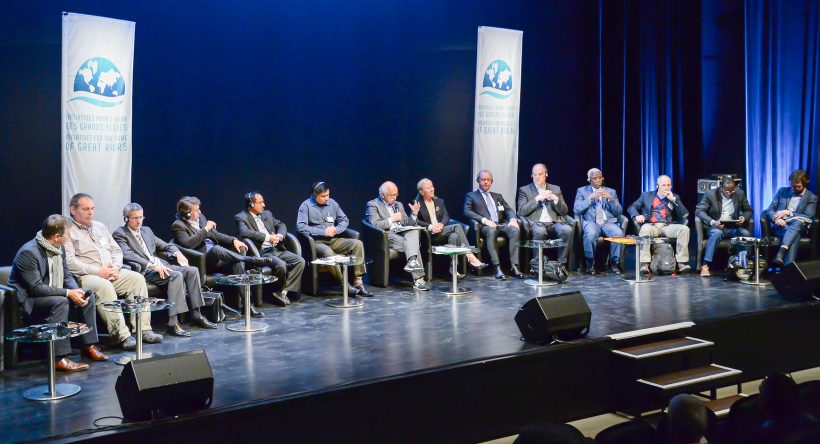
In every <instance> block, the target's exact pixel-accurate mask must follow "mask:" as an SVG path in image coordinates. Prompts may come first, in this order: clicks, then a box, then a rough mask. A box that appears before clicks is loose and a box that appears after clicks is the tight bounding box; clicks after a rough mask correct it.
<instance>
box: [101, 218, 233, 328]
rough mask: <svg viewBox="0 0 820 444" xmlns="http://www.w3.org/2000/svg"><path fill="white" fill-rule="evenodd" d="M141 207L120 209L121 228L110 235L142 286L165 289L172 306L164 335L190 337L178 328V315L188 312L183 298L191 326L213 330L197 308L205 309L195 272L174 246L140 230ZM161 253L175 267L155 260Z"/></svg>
mask: <svg viewBox="0 0 820 444" xmlns="http://www.w3.org/2000/svg"><path fill="white" fill-rule="evenodd" d="M143 214H144V212H143V210H142V206H140V204H138V203H130V204H128V205H126V206H125V208H123V209H122V216H123V220H124V221H125V225H124V226H122V227H119V228H117V229H116V230H114V233H113V234H112V235H111V236H112V237H113V238H114V240H115V241H117V244H118V245H119V246H120V248H121V249H122V255H123V259H124V260H125V261H126V262H131V263H133V264H137V265H139V266H140V269H141V271H142V275H143V276H144V277H145V281H146V282H150V283H152V284H154V285H160V286H164V287H166V293H167V294H168V300H169V301H171V302H172V303H173V304H174V305H172V306H171V308H169V309H168V328H167V330H166V331H167V333H168V334H170V335H173V336H180V337H186V338H187V337H190V336H191V332H190V331H188V330H185V329H184V328H182V327H181V326H180V325H179V320H178V318H177V316H178V315H180V314H182V313H185V312H187V311H188V304H187V303H186V301H185V295H186V294H187V295H188V296H189V297H190V299H191V308H193V311H191V318H192V323H193V324H194V325H197V326H199V327H202V328H217V325H216V324H214V323H212V322H210V321H208V320H207V319H205V317H204V316H202V314H201V313H200V312H199V307H202V306H203V305H205V302H204V301H203V300H202V285H201V284H200V282H199V270H197V269H196V267H191V266H189V265H188V259H187V258H186V257H185V256H183V255H182V253H181V252H180V251H179V248H177V247H176V246H175V245H173V244H170V243H167V242H165V241H163V240H162V239H160V238H158V237H157V236H155V235H154V232H153V231H152V230H151V229H150V228H148V227H146V226H144V225H143V224H142V222H143V221H144V220H145V216H144V215H143ZM160 251H161V252H163V253H164V254H165V255H166V256H167V257H169V258H170V257H171V256H173V257H175V258H176V260H177V263H179V265H172V264H171V263H169V262H168V261H167V260H164V259H162V258H160V257H158V256H157V253H158V252H160Z"/></svg>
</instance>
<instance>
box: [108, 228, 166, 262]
mask: <svg viewBox="0 0 820 444" xmlns="http://www.w3.org/2000/svg"><path fill="white" fill-rule="evenodd" d="M111 236H113V237H114V240H115V241H117V244H118V245H119V246H120V248H121V249H122V255H123V259H124V260H125V261H126V262H133V263H137V264H139V265H140V267H142V272H143V273H144V272H145V271H147V270H148V263H149V262H150V260H149V258H148V256H147V255H146V254H145V252H144V251H142V245H140V243H139V241H138V240H137V237H136V236H134V234H133V233H131V230H129V229H128V227H127V226H122V227H119V228H117V229H116V230H114V234H112V235H111ZM140 236H141V237H142V240H143V241H145V246H146V247H148V251H150V252H151V254H152V255H153V256H155V257H158V258H159V259H160V261H161V262H162V264H163V265H165V266H168V265H170V264H169V263H168V261H167V260H165V259H164V258H163V257H162V255H160V254H157V253H159V252H162V253H164V254H165V255H166V257H171V256H173V255H175V254H176V253H177V252H179V248H177V247H176V246H175V245H174V244H171V243H168V242H165V241H164V240H162V239H160V238H158V237H157V236H156V235H154V232H153V231H152V230H151V229H150V228H148V227H146V226H142V227H140Z"/></svg>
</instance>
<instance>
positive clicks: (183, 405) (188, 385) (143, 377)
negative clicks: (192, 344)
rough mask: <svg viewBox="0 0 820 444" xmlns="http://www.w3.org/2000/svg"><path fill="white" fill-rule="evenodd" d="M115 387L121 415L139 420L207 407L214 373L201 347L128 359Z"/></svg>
mask: <svg viewBox="0 0 820 444" xmlns="http://www.w3.org/2000/svg"><path fill="white" fill-rule="evenodd" d="M115 388H116V390H117V398H118V399H119V402H120V409H121V410H122V415H123V417H124V418H125V419H126V420H128V421H142V420H146V419H152V418H161V417H165V416H173V415H177V414H180V413H185V412H191V411H195V410H200V409H205V408H208V407H210V406H211V401H212V400H213V395H214V374H213V371H211V364H210V363H209V362H208V357H207V356H206V355H205V351H204V350H202V349H200V350H194V351H189V352H184V353H175V354H172V355H165V356H157V357H154V358H147V359H140V360H134V361H131V362H129V363H128V364H126V365H125V368H123V370H122V373H121V374H120V376H119V377H118V378H117V383H116V385H115Z"/></svg>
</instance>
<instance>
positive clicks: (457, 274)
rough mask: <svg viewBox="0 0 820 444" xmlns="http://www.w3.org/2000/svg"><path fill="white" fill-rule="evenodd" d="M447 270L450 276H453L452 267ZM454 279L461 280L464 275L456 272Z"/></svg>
mask: <svg viewBox="0 0 820 444" xmlns="http://www.w3.org/2000/svg"><path fill="white" fill-rule="evenodd" d="M448 270H449V271H450V276H452V275H453V267H450V268H449V269H448ZM456 277H457V278H459V279H462V278H463V277H464V275H463V274H461V273H460V272H458V271H456Z"/></svg>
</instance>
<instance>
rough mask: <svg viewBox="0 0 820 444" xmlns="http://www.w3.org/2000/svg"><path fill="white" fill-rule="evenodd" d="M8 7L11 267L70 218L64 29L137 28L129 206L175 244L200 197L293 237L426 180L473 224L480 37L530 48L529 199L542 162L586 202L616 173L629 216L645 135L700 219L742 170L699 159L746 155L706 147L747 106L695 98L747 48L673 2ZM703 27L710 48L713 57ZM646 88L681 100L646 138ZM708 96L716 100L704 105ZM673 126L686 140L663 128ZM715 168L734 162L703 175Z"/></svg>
mask: <svg viewBox="0 0 820 444" xmlns="http://www.w3.org/2000/svg"><path fill="white" fill-rule="evenodd" d="M13 3H14V4H13V5H10V6H8V7H6V8H2V10H0V69H2V73H3V74H2V85H3V87H2V88H0V104H1V105H2V106H0V139H1V140H2V143H3V149H2V150H0V184H2V188H3V189H4V190H5V195H4V198H5V202H4V203H5V206H6V207H7V208H9V210H10V211H7V212H6V217H4V218H3V219H2V220H3V221H2V225H0V229H2V233H3V236H0V257H2V258H4V259H3V260H2V263H5V264H8V263H10V262H11V260H12V257H13V255H14V252H15V251H16V250H17V248H18V247H19V246H20V245H21V244H22V243H23V242H25V241H26V240H28V239H30V238H31V237H32V236H33V235H34V233H35V231H36V230H37V229H38V227H39V225H40V223H41V222H42V220H43V218H44V217H45V216H46V215H48V214H50V213H54V212H58V211H60V140H59V138H60V48H61V46H60V45H61V41H60V39H61V22H60V13H61V11H70V12H75V13H83V14H91V15H100V16H106V17H112V18H119V19H124V20H132V21H135V22H136V24H137V25H136V50H135V64H134V66H135V71H134V94H135V95H134V116H133V124H134V130H133V196H132V198H133V200H134V201H136V202H139V203H140V204H142V205H143V207H144V208H145V210H146V215H147V220H146V224H147V225H149V226H151V227H152V228H153V229H154V231H155V232H157V234H159V235H160V236H163V237H169V236H170V224H171V222H172V220H173V215H174V207H175V203H176V201H177V199H178V198H179V197H180V196H182V195H186V194H192V195H196V196H198V197H199V198H200V199H202V200H203V209H204V212H205V214H206V215H207V216H208V217H209V218H211V219H214V220H215V221H216V222H217V223H218V224H219V228H220V229H221V230H222V231H224V232H228V233H233V232H234V230H235V228H234V224H233V221H232V216H233V214H235V213H236V212H238V211H240V210H242V196H243V194H244V193H245V192H247V191H249V190H251V189H257V190H259V191H261V192H262V193H263V194H264V196H265V200H266V203H267V204H268V207H269V208H270V209H271V210H272V211H273V212H274V214H276V215H277V216H278V217H280V218H281V219H283V220H284V221H285V222H286V223H288V225H289V227H290V228H291V229H292V228H293V224H294V222H295V216H296V210H297V208H298V205H299V203H301V201H302V200H304V199H305V198H306V197H308V195H309V192H310V184H311V182H313V181H314V180H318V179H321V180H325V181H327V182H329V183H330V184H331V186H332V188H333V190H332V195H333V196H334V198H336V199H337V200H339V202H340V203H341V205H342V207H343V208H344V209H345V211H346V212H347V213H348V215H349V216H350V217H351V220H352V221H353V224H352V226H353V227H354V228H358V227H359V226H360V223H359V220H360V219H361V218H362V216H363V212H364V203H365V202H366V201H367V200H369V199H371V198H373V197H375V196H376V191H377V188H378V186H379V184H380V183H381V182H382V181H384V180H387V179H391V180H394V181H395V182H396V183H397V184H398V186H399V191H400V193H401V194H400V196H399V200H400V201H403V202H406V201H407V200H409V199H410V198H412V197H413V196H415V184H416V182H417V181H418V179H419V178H421V177H429V178H431V179H432V180H433V181H434V182H435V184H436V188H437V192H438V194H439V195H440V196H441V197H443V198H444V199H445V201H446V202H447V206H448V208H449V210H450V212H451V214H453V216H454V217H461V207H462V201H463V196H464V193H465V192H467V191H469V190H470V189H473V188H474V185H475V184H474V182H473V180H472V177H470V176H471V172H470V170H471V156H472V140H473V138H472V130H473V107H474V100H475V97H474V83H475V59H476V33H477V27H478V26H482V25H483V26H496V27H503V28H511V29H519V30H523V31H524V48H523V64H522V70H523V72H522V73H521V78H522V90H521V93H522V96H521V120H520V148H519V171H518V178H519V183H520V184H524V183H527V182H529V180H530V178H529V174H530V168H531V166H532V164H534V163H536V162H544V163H546V164H547V166H548V167H549V172H550V177H549V180H550V182H552V183H555V184H558V185H560V186H561V187H562V188H563V189H564V190H565V195H566V196H567V199H568V200H569V201H572V199H573V198H574V194H575V192H574V190H575V189H576V188H577V187H579V186H582V185H585V184H586V181H585V179H586V176H585V174H586V171H587V169H589V168H591V167H602V169H603V170H604V173H605V175H606V176H607V181H608V183H609V184H610V185H613V186H614V187H615V188H616V189H618V191H619V193H621V195H622V196H621V198H622V201H623V203H624V204H625V205H628V204H630V203H631V202H632V201H634V200H635V198H636V197H637V195H638V193H639V192H640V191H641V189H642V185H641V184H642V182H641V181H642V176H643V174H644V173H643V171H642V169H641V167H640V162H639V159H640V152H641V148H642V145H641V143H642V142H641V140H642V139H641V137H642V136H641V134H642V132H646V131H656V132H660V133H662V134H664V137H667V136H668V137H671V140H673V141H674V144H672V145H669V146H668V147H667V148H668V149H670V150H671V153H672V156H673V158H674V159H676V160H675V162H679V164H676V165H675V166H673V167H672V168H673V169H674V171H673V172H671V174H673V180H675V188H676V191H677V192H679V193H680V194H681V195H682V196H683V198H684V200H685V203H686V205H687V207H689V208H690V209H693V208H694V206H695V204H696V202H695V201H694V200H695V198H696V193H695V189H694V183H695V181H696V180H697V178H699V177H705V176H707V175H708V174H710V173H712V172H715V171H721V170H725V169H726V168H734V165H735V162H740V163H739V164H738V165H740V166H742V165H745V160H744V157H743V156H744V150H743V146H742V145H741V146H734V145H732V144H729V145H728V146H726V147H725V148H721V149H722V150H723V151H722V152H721V153H720V154H719V155H716V154H714V151H709V153H707V154H704V148H703V147H705V146H707V145H708V147H710V148H709V149H710V150H713V149H714V148H713V147H714V146H715V145H716V144H717V143H716V142H714V141H713V140H717V139H714V137H716V136H714V134H718V133H720V132H721V131H726V132H728V133H729V134H728V135H725V136H721V137H725V138H728V139H730V140H738V139H737V138H738V137H739V138H741V140H742V137H743V126H742V122H741V126H740V127H733V126H731V125H730V126H723V125H720V126H719V127H718V128H717V129H715V130H714V132H713V134H712V135H711V136H710V137H712V138H711V139H709V143H707V141H706V140H705V137H704V135H703V133H702V130H701V126H702V119H706V116H705V114H704V113H703V112H702V109H706V106H705V105H703V103H706V102H707V101H708V102H709V103H710V106H712V108H710V109H713V108H714V106H713V105H712V102H713V101H716V100H731V101H732V103H730V104H728V105H727V106H730V109H736V107H738V106H740V107H741V108H740V109H743V108H742V107H743V104H742V100H743V96H742V94H741V96H740V97H736V96H734V95H732V94H724V93H722V92H720V91H722V87H721V86H720V85H722V84H723V83H721V84H719V85H718V86H715V82H713V81H711V80H710V81H709V82H705V81H704V82H703V83H701V82H702V78H701V77H702V75H701V69H702V67H704V66H705V62H703V60H706V59H705V58H704V57H706V56H710V57H714V54H715V52H714V51H712V52H710V53H709V54H705V53H706V48H716V47H717V48H721V49H722V52H720V53H719V54H718V57H721V58H722V57H727V58H730V59H731V57H738V52H737V51H740V52H739V54H740V55H739V57H740V59H741V60H742V57H743V44H742V42H743V34H742V32H741V33H737V32H731V31H732V30H735V31H736V27H730V28H731V29H728V30H727V29H726V27H725V26H722V25H721V23H723V22H721V21H720V20H717V19H715V16H718V15H719V13H718V12H719V11H717V12H716V11H715V10H716V9H720V8H717V7H712V8H702V7H701V4H700V2H695V3H692V2H673V1H665V2H661V3H658V4H657V5H656V6H653V7H652V8H650V9H645V10H643V11H642V9H641V8H640V7H639V6H641V5H643V3H640V4H633V3H632V2H627V1H625V0H621V1H601V2H598V1H592V0H587V1H547V2H544V1H518V2H507V3H503V4H499V3H498V2H494V1H485V0H476V1H466V0H455V1H447V2H441V1H435V2H434V1H432V0H417V1H414V2H409V1H400V2H384V3H383V2H315V1H307V2H278V1H274V2H249V1H238V2H234V3H226V2H214V1H174V2H167V1H157V0H149V1H143V2H120V3H100V2H90V1H72V2H69V1H65V2H61V1H54V0H52V1H39V2H33V3H32V2H22V1H21V2H13ZM385 3H388V4H385ZM649 3H654V2H649ZM718 3H719V5H725V6H726V8H728V9H731V8H732V6H735V7H736V6H737V1H734V2H718ZM741 6H742V5H741ZM647 7H648V6H647ZM721 7H722V6H721ZM741 13H742V9H741ZM741 16H742V14H741ZM707 22H708V26H707ZM707 27H708V29H709V30H710V32H709V33H708V35H709V39H710V40H709V42H708V44H707V43H706V42H703V43H702V41H701V38H702V37H703V38H705V36H706V35H707V33H706V32H705V31H704V32H703V33H702V32H701V28H703V29H706V28H707ZM741 29H742V27H741ZM647 35H650V36H651V35H655V36H661V37H663V38H659V39H658V40H657V41H654V42H653V41H651V40H647V37H646V36H647ZM641 39H643V40H641ZM738 42H739V43H738ZM701 48H703V51H702V49H701ZM650 50H651V51H653V53H652V57H649V56H648V54H649V52H648V51H650ZM647 64H651V66H648V65H647ZM724 65H725V64H720V63H717V64H714V66H712V65H710V66H711V67H713V68H714V69H716V70H718V71H720V76H719V78H720V79H722V80H721V81H722V82H724V83H725V82H741V83H742V80H743V79H742V77H740V78H737V77H736V75H737V73H735V71H737V66H735V65H734V64H732V66H728V67H726V66H724ZM669 67H672V68H674V73H673V74H672V75H667V74H668V73H669V72H670V71H668V68H669ZM642 73H643V74H642ZM653 73H654V74H653ZM641 75H643V76H644V78H646V76H648V75H651V76H655V77H654V78H655V79H656V80H657V87H656V93H657V94H658V95H657V97H661V96H663V95H664V94H666V92H667V89H668V88H674V89H675V94H676V95H677V97H679V99H676V100H674V101H671V102H664V103H661V104H660V105H661V108H659V113H660V112H663V113H664V114H663V115H661V114H657V115H656V116H654V117H653V116H648V115H646V114H645V113H644V115H643V116H644V119H645V120H644V121H647V120H646V119H647V118H649V117H652V118H654V119H655V120H656V121H658V122H661V123H658V124H657V127H656V128H646V127H645V124H643V125H644V126H643V127H642V123H641V122H642V120H641V116H642V114H641V110H642V109H644V108H642V107H645V106H646V105H647V100H649V99H647V97H648V96H647V95H646V94H642V93H641V91H642V89H641V83H640V79H641V78H642V77H641ZM740 75H741V76H742V70H741V71H740ZM710 78H711V74H710ZM707 83H708V85H711V88H712V89H714V90H720V91H719V92H718V93H716V94H710V95H708V96H707V95H705V94H703V92H702V89H703V90H704V91H705V90H706V88H707ZM644 91H645V90H644ZM702 102H703V103H702ZM658 103H659V102H657V100H656V105H657V104H658ZM731 107H735V108H731ZM715 114H716V113H715V112H714V111H713V110H712V111H710V114H709V115H715ZM668 115H673V116H674V122H676V123H675V124H674V126H665V127H663V128H660V126H661V125H662V124H663V125H666V123H663V122H667V121H668V119H667V117H666V116H668ZM724 120H725V119H724ZM710 134H711V133H710ZM720 140H722V139H720ZM667 148H664V149H667ZM636 156H637V157H636ZM709 159H718V161H723V160H726V159H731V160H726V161H725V162H723V163H718V164H715V165H707V164H704V161H705V160H709ZM738 159H739V160H738ZM507 198H508V199H514V196H507ZM125 203H126V202H123V205H125ZM570 204H571V202H570Z"/></svg>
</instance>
